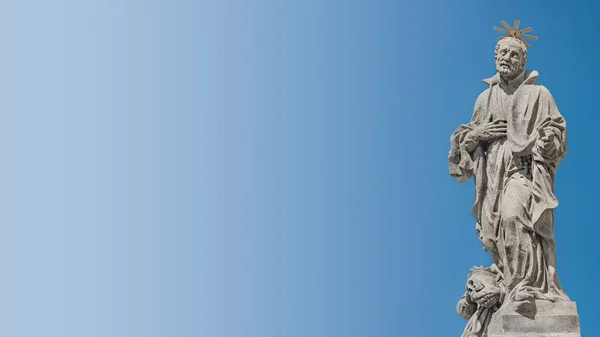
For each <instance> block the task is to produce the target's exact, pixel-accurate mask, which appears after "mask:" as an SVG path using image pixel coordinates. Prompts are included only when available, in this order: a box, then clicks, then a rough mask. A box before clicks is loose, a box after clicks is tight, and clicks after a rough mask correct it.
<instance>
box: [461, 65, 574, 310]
mask: <svg viewBox="0 0 600 337" xmlns="http://www.w3.org/2000/svg"><path fill="white" fill-rule="evenodd" d="M537 77H538V73H537V72H536V71H523V72H522V73H521V74H520V76H519V77H518V78H517V79H515V80H513V81H511V82H510V83H506V82H504V81H503V80H502V79H501V78H500V76H499V75H498V74H496V76H494V77H492V78H489V79H487V80H484V82H485V83H487V84H488V85H489V88H488V89H486V90H485V91H484V92H483V93H482V94H481V95H480V96H479V97H478V98H477V101H476V103H475V108H474V112H473V116H472V118H471V121H470V123H469V124H468V125H461V126H460V127H458V129H457V130H456V131H455V132H454V133H453V134H452V136H451V139H450V141H451V149H450V154H449V168H450V174H451V175H452V176H453V177H455V178H456V179H457V180H458V181H460V182H465V181H467V180H468V179H469V178H470V177H473V178H474V181H475V190H476V192H475V203H474V205H473V208H472V215H473V216H474V218H475V219H476V221H477V228H476V230H477V233H478V234H479V236H480V239H481V241H482V243H483V245H484V248H485V249H486V250H487V251H488V252H489V253H490V255H491V256H492V259H493V261H494V264H496V265H497V266H498V268H499V270H500V272H501V273H502V274H503V280H504V282H505V286H506V290H507V295H506V296H505V300H504V305H506V304H508V303H513V302H514V303H516V304H517V306H518V305H523V306H524V307H526V306H527V305H529V306H531V305H533V303H534V299H545V300H550V301H557V300H568V298H567V295H566V294H565V292H564V291H563V290H562V287H561V285H560V282H559V280H558V277H557V274H556V244H555V238H554V213H553V212H554V211H553V210H554V208H556V207H557V206H558V201H557V200H556V198H555V196H554V177H555V172H556V168H557V166H558V164H559V163H560V162H561V160H562V159H563V157H564V155H565V154H566V152H567V147H566V141H567V133H566V123H565V120H564V119H563V117H562V116H561V114H560V113H559V111H558V108H557V107H556V103H555V102H554V99H553V98H552V95H551V94H550V92H549V91H548V89H546V88H545V87H544V86H542V85H540V84H537V83H536V79H537ZM495 120H506V122H507V135H506V137H501V138H498V139H495V140H493V141H490V142H479V143H478V144H476V147H475V148H474V149H473V150H472V151H469V149H470V148H472V147H473V146H470V145H475V144H468V143H467V142H468V138H467V137H466V136H467V134H468V133H469V132H470V131H472V130H473V129H474V128H476V127H477V126H478V125H481V124H483V123H486V122H491V121H495ZM541 127H546V128H550V130H551V132H552V134H553V135H554V151H552V152H551V153H545V152H543V151H542V150H541V149H539V148H538V146H537V145H536V141H537V140H538V139H539V138H541V135H540V132H541V131H539V130H540V128H541Z"/></svg>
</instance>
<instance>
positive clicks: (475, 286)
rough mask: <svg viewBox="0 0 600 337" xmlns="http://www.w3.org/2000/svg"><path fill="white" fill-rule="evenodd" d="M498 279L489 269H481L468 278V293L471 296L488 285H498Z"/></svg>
mask: <svg viewBox="0 0 600 337" xmlns="http://www.w3.org/2000/svg"><path fill="white" fill-rule="evenodd" d="M496 286H497V285H496V279H495V277H494V274H492V273H491V272H489V271H483V270H482V271H480V272H474V273H473V274H471V276H469V279H468V280H467V286H466V290H467V294H468V295H469V296H471V295H472V294H474V293H476V292H479V291H481V290H483V289H485V288H487V287H491V288H492V287H496Z"/></svg>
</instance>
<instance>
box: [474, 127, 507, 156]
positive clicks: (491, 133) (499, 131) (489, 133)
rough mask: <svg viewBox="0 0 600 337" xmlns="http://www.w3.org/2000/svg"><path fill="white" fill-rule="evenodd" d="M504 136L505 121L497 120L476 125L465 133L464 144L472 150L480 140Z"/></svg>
mask: <svg viewBox="0 0 600 337" xmlns="http://www.w3.org/2000/svg"><path fill="white" fill-rule="evenodd" d="M501 137H506V121H503V120H497V121H493V122H488V123H484V124H481V125H478V126H476V127H475V128H474V129H473V130H471V131H470V132H469V133H467V135H466V137H465V144H467V148H468V149H469V150H472V149H473V148H475V146H476V145H477V144H478V143H479V142H481V141H484V142H485V141H490V140H494V139H497V138H501Z"/></svg>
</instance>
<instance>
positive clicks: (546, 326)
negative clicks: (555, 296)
mask: <svg viewBox="0 0 600 337" xmlns="http://www.w3.org/2000/svg"><path fill="white" fill-rule="evenodd" d="M488 336H489V337H581V333H580V330H579V315H577V306H576V305H575V302H567V301H558V302H556V303H552V302H550V301H543V300H537V301H536V307H535V309H534V310H532V311H529V312H523V313H518V312H516V311H515V309H514V307H510V306H508V307H506V308H502V309H501V310H499V311H497V312H496V313H495V314H494V316H493V317H492V320H491V322H490V325H489V327H488Z"/></svg>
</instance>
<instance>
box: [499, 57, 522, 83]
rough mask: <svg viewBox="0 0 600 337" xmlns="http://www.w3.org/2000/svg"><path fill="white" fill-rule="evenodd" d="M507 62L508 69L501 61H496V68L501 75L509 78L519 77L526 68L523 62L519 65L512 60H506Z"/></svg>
mask: <svg viewBox="0 0 600 337" xmlns="http://www.w3.org/2000/svg"><path fill="white" fill-rule="evenodd" d="M505 64H506V65H507V66H508V69H505V68H503V67H502V65H501V64H500V61H496V70H497V71H498V73H499V74H500V76H502V77H504V78H507V79H513V78H515V77H517V76H518V75H519V74H520V73H521V72H522V71H523V69H524V65H523V63H519V65H514V64H512V63H510V62H506V63H505Z"/></svg>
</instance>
